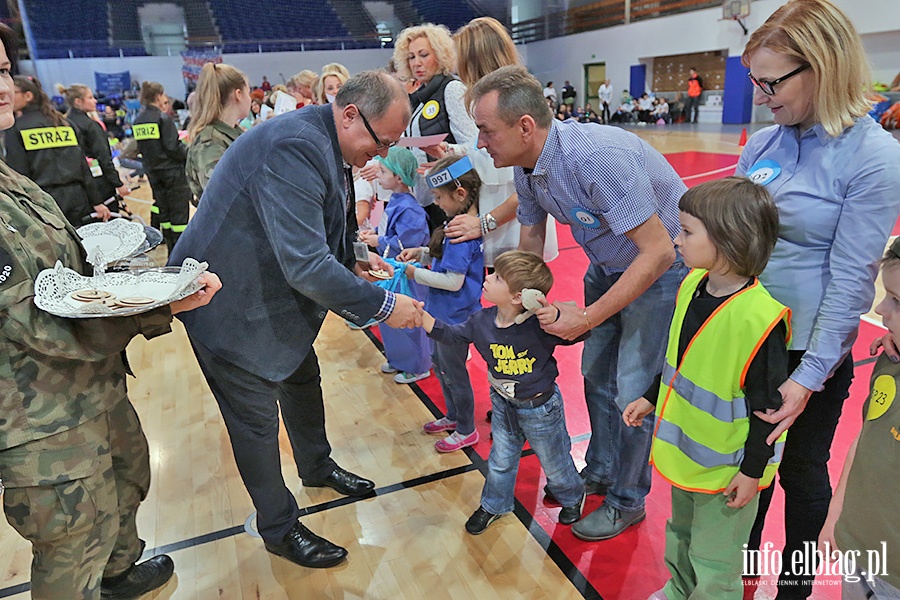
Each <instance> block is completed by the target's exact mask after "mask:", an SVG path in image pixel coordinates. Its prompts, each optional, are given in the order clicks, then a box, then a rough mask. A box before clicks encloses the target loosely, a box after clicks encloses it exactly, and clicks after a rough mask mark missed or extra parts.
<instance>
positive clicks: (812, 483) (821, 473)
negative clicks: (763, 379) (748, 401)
mask: <svg viewBox="0 0 900 600" xmlns="http://www.w3.org/2000/svg"><path fill="white" fill-rule="evenodd" d="M789 355H790V367H789V369H788V372H792V371H793V370H794V369H796V368H797V366H798V365H799V364H800V359H801V358H802V357H803V352H802V351H793V352H790V353H789ZM852 381H853V357H852V356H850V355H848V356H847V358H846V359H844V362H843V363H841V365H840V366H839V367H838V368H837V369H836V370H835V372H834V375H832V377H831V379H829V380H828V381H826V382H825V387H824V389H823V390H822V391H821V392H816V393H814V394H813V395H812V396H810V398H809V403H808V404H807V405H806V410H804V411H803V412H802V413H801V414H800V416H799V417H798V418H797V420H796V421H794V424H793V425H792V426H791V428H790V429H788V436H787V441H786V442H785V445H784V456H783V457H782V460H781V466H780V467H779V469H778V482H779V484H780V485H781V488H782V489H783V490H784V529H785V543H784V551H783V552H782V555H781V556H782V560H783V564H784V571H786V572H787V571H789V570H790V568H791V557H792V556H793V555H794V554H793V553H794V552H795V551H801V552H802V551H803V550H804V543H805V542H811V543H813V544H815V543H816V542H817V541H818V539H819V532H821V531H822V525H823V524H824V523H825V517H827V516H828V504H829V503H830V502H831V480H830V478H829V477H828V459H829V458H831V442H832V441H833V440H834V431H835V429H836V428H837V424H838V419H840V417H841V409H842V408H843V406H844V400H846V399H847V397H848V396H849V395H850V383H851V382H852ZM774 488H775V486H774V485H771V486H769V487H768V488H766V489H765V490H763V491H762V492H760V495H759V510H758V512H757V515H756V522H755V523H754V524H753V530H752V531H751V532H750V542H749V546H748V549H750V550H758V549H759V545H760V540H761V538H762V530H763V525H765V520H766V511H768V510H769V504H770V503H771V502H772V494H773V491H774ZM814 566H815V565H810V567H811V568H812V567H814ZM814 580H815V577H802V576H797V575H793V574H789V573H782V575H781V577H780V578H779V580H778V598H779V599H789V598H808V597H809V595H810V594H811V593H812V583H813V581H814Z"/></svg>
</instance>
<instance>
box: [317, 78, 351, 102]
mask: <svg viewBox="0 0 900 600" xmlns="http://www.w3.org/2000/svg"><path fill="white" fill-rule="evenodd" d="M329 77H337V79H338V81H340V82H341V85H342V86H343V85H344V84H345V83H347V79H349V77H344V74H343V73H342V72H340V71H328V72H325V71H322V75H321V76H320V77H319V80H318V81H317V82H316V90H315V98H316V102H318V103H319V104H328V98H326V97H325V80H326V79H328V78H329ZM335 95H337V94H335Z"/></svg>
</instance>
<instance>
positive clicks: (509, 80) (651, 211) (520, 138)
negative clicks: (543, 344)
mask: <svg viewBox="0 0 900 600" xmlns="http://www.w3.org/2000/svg"><path fill="white" fill-rule="evenodd" d="M472 96H473V100H474V107H475V108H474V112H475V124H476V125H477V126H478V130H479V137H478V140H479V141H478V145H479V147H481V148H485V149H486V150H487V151H488V153H489V154H490V155H491V157H492V158H493V159H494V165H495V166H496V167H498V168H499V167H507V166H514V167H515V182H516V191H517V192H518V195H519V208H518V212H517V217H518V219H519V221H520V222H521V224H522V234H521V239H520V241H519V249H520V250H530V251H532V252H537V253H540V251H541V248H542V247H543V240H544V233H545V225H546V218H547V215H548V214H552V215H553V216H554V217H555V218H556V219H557V220H558V221H559V222H560V223H567V224H569V225H570V226H571V228H572V234H573V236H574V238H575V240H576V241H577V242H578V243H579V244H580V245H581V247H582V248H583V249H584V251H585V253H586V254H587V256H588V259H590V266H589V267H588V270H587V273H586V274H585V276H584V295H585V297H584V307H580V306H576V305H573V304H562V303H559V302H557V303H555V304H554V306H555V307H557V308H559V314H560V317H559V320H558V321H556V322H553V321H554V319H556V318H557V311H556V310H555V309H554V308H552V307H548V308H545V309H543V310H542V311H539V312H538V317H539V318H540V320H541V323H542V325H543V326H544V329H545V330H546V331H547V332H549V333H552V334H555V335H558V336H560V337H562V338H564V339H567V340H571V339H575V338H577V337H578V336H580V335H582V334H584V333H585V332H586V331H588V330H592V333H591V336H590V338H588V340H587V341H586V342H585V345H584V352H583V356H582V373H583V374H584V389H585V399H586V401H587V407H588V414H589V416H590V421H591V440H590V443H589V445H588V449H587V454H586V456H585V460H586V462H587V465H586V466H585V468H584V470H583V471H582V472H581V475H582V477H583V479H584V481H585V488H586V491H587V493H596V494H600V495H606V499H605V501H604V502H603V504H602V505H601V506H600V508H598V509H597V510H596V511H594V512H593V513H591V514H590V515H588V516H587V517H585V518H584V519H582V520H581V521H579V522H578V523H576V524H575V525H574V526H573V528H572V531H573V533H574V534H575V535H576V536H578V537H579V538H581V539H584V540H589V541H599V540H606V539H610V538H612V537H615V536H616V535H618V534H620V533H622V532H623V531H624V530H625V529H627V528H628V527H629V526H630V525H634V524H637V523H639V522H640V521H642V520H643V519H644V517H645V516H646V513H645V510H644V498H645V497H646V495H647V493H648V492H649V491H650V466H649V464H648V457H649V453H650V443H651V437H652V432H653V426H654V423H653V421H648V420H647V419H645V420H644V423H643V425H642V426H641V427H639V428H627V427H624V426H623V423H622V415H621V413H622V410H623V409H624V408H625V407H626V406H627V405H628V403H629V402H631V401H633V400H635V399H637V398H639V397H640V396H641V395H643V394H644V392H646V390H647V388H648V387H649V386H650V384H651V382H652V380H653V376H654V375H655V374H656V373H657V372H658V370H659V366H660V365H661V363H662V359H663V355H664V352H665V341H666V335H667V332H668V329H669V323H670V321H671V316H672V310H673V308H674V305H675V295H676V292H677V291H678V285H679V283H680V282H681V280H682V278H683V277H684V275H685V274H686V273H687V269H686V267H685V266H684V264H683V262H682V260H681V257H680V256H679V255H677V253H676V251H675V248H674V246H673V244H672V240H673V239H674V238H675V236H676V235H677V234H678V231H679V227H680V226H679V222H678V200H679V199H680V198H681V196H682V194H683V193H684V192H685V190H686V188H685V186H684V184H683V183H682V181H681V179H680V178H679V176H678V175H677V174H676V173H675V171H674V170H673V169H672V167H671V166H670V165H669V163H668V162H666V159H665V158H663V156H662V155H661V154H660V153H659V152H657V151H656V150H654V149H653V148H652V147H650V146H649V145H648V144H647V143H645V142H644V141H642V140H641V139H640V138H638V137H637V136H635V135H633V134H631V133H629V132H627V131H624V130H622V129H618V128H615V127H606V126H602V125H597V124H593V123H576V122H565V123H560V122H557V121H555V120H554V119H553V117H552V115H551V114H550V112H549V110H548V108H547V105H546V102H545V101H544V98H543V94H542V91H541V86H540V83H538V81H537V80H536V79H535V78H534V77H533V76H531V75H530V74H529V73H528V72H527V71H526V70H525V69H524V68H523V67H519V66H515V67H503V68H501V69H498V70H497V71H494V72H493V73H491V74H490V75H488V76H486V77H484V78H483V79H482V80H481V81H479V82H478V83H477V84H476V85H475V86H474V88H473V89H472ZM546 491H547V490H545V492H546Z"/></svg>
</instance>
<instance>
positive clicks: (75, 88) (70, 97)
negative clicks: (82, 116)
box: [56, 83, 91, 108]
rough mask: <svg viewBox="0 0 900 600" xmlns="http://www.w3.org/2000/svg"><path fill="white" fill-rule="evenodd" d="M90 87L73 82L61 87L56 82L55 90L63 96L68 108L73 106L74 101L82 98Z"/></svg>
mask: <svg viewBox="0 0 900 600" xmlns="http://www.w3.org/2000/svg"><path fill="white" fill-rule="evenodd" d="M90 89H91V88H89V87H88V86H86V85H84V84H83V83H73V84H71V85H70V86H69V87H63V86H62V85H61V84H57V86H56V91H57V92H59V94H60V95H61V96H65V99H66V104H67V105H68V106H69V108H75V101H76V100H81V99H82V98H84V96H85V94H87V93H88V90H90Z"/></svg>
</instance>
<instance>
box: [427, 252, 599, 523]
mask: <svg viewBox="0 0 900 600" xmlns="http://www.w3.org/2000/svg"><path fill="white" fill-rule="evenodd" d="M552 285H553V274H552V273H551V272H550V268H549V267H548V266H547V265H546V263H544V261H543V260H542V259H541V258H540V257H539V256H536V255H534V254H531V253H530V252H519V251H512V252H504V253H503V254H501V255H500V256H498V257H497V259H496V260H495V261H494V273H493V274H491V275H489V276H488V277H487V279H486V280H485V282H484V299H485V300H487V301H488V302H491V303H493V304H495V305H496V306H494V307H490V308H484V309H481V310H479V311H478V312H476V313H474V314H473V315H471V316H470V317H469V318H468V319H467V320H466V321H465V322H463V323H460V324H459V325H448V324H446V323H443V322H441V321H439V320H436V319H435V318H434V317H432V316H431V315H430V314H428V313H427V312H426V313H425V319H424V324H423V326H424V327H425V330H426V331H427V332H428V334H429V335H430V336H431V337H432V338H433V339H435V340H437V341H439V342H444V341H452V342H463V343H466V344H468V343H474V344H475V349H476V350H477V351H478V353H479V354H481V356H482V357H483V358H484V360H485V361H486V362H487V369H488V382H489V383H490V385H491V403H492V404H493V411H494V412H493V418H492V420H491V434H492V435H493V439H494V443H493V446H492V448H491V454H490V457H489V458H488V475H487V481H486V482H485V485H484V491H483V492H482V494H481V505H480V506H479V507H478V510H476V511H475V512H474V513H473V514H472V516H471V517H469V520H468V521H467V522H466V531H468V532H469V533H471V534H473V535H478V534H479V533H482V532H483V531H484V530H485V529H487V527H488V526H489V525H490V524H491V523H493V522H494V521H496V520H497V519H498V518H500V516H501V515H503V514H505V513H508V512H512V510H513V507H514V491H515V484H516V473H517V472H518V469H519V458H520V456H521V453H522V448H523V447H524V445H525V441H526V440H527V441H528V442H529V443H530V444H531V447H532V449H534V452H535V454H537V457H538V459H539V460H540V462H541V467H543V469H544V472H545V473H546V475H547V487H548V488H549V490H550V491H551V492H552V494H553V495H554V496H555V497H556V498H557V499H558V500H559V502H560V503H561V504H562V506H563V508H562V510H561V511H560V513H559V522H560V523H562V524H564V525H571V524H572V523H574V522H576V521H577V520H578V519H580V518H581V509H582V506H583V504H584V482H583V481H582V479H581V476H580V475H579V474H578V471H577V470H576V469H575V463H574V462H573V461H572V456H571V454H570V451H571V443H570V441H569V432H568V431H567V430H566V416H565V412H564V410H563V402H562V396H561V395H560V393H559V388H558V387H557V386H556V377H557V375H559V370H558V369H557V367H556V360H555V359H554V358H553V350H554V349H555V348H556V346H558V345H560V344H566V345H568V344H573V343H576V342H578V341H581V340H582V339H584V338H583V337H582V338H579V339H578V340H575V341H573V342H567V341H565V340H563V339H561V338H558V337H556V336H554V335H550V334H549V333H546V332H545V331H544V330H543V329H541V326H540V323H539V322H538V320H537V318H536V317H535V318H533V319H532V318H528V319H526V320H525V321H524V322H522V323H516V317H518V316H520V315H521V314H523V313H524V312H525V307H524V306H523V305H522V290H523V289H525V288H531V289H537V290H539V291H541V292H543V293H544V294H546V293H547V292H549V291H550V287H551V286H552ZM585 337H586V336H585Z"/></svg>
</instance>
